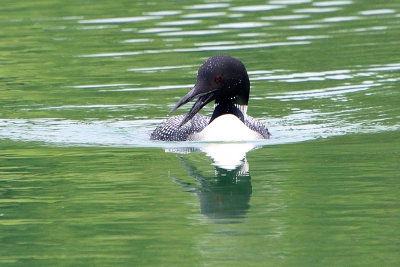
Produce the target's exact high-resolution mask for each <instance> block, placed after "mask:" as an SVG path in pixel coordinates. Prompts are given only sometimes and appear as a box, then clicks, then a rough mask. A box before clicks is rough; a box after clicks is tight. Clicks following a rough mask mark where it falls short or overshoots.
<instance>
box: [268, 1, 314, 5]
mask: <svg viewBox="0 0 400 267" xmlns="http://www.w3.org/2000/svg"><path fill="white" fill-rule="evenodd" d="M311 2H312V0H275V1H269V3H270V4H272V5H275V4H276V5H299V4H307V3H311Z"/></svg>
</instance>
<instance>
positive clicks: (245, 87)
mask: <svg viewBox="0 0 400 267" xmlns="http://www.w3.org/2000/svg"><path fill="white" fill-rule="evenodd" d="M249 93H250V80H249V76H248V74H247V71H246V68H245V66H244V65H243V63H242V62H241V61H240V60H238V59H236V58H234V57H230V56H222V55H217V56H212V57H210V58H208V59H207V60H206V62H204V64H203V65H202V66H201V67H200V68H199V71H198V73H197V80H196V83H195V85H194V87H193V88H192V89H191V90H190V91H189V93H188V94H186V95H185V96H184V97H183V98H182V99H181V100H180V101H179V102H178V103H177V104H176V105H175V107H173V108H172V109H171V111H170V112H169V114H171V113H172V112H174V111H175V110H176V109H178V108H179V107H180V106H182V105H184V104H186V103H187V102H189V101H191V100H193V99H196V98H197V101H196V102H195V103H194V105H193V106H192V108H191V109H190V111H189V112H188V113H187V114H183V115H177V116H173V117H171V118H169V119H167V120H166V121H164V122H162V123H161V124H160V125H159V126H158V127H157V128H156V129H155V130H154V131H153V133H152V134H151V136H150V139H151V140H159V141H247V140H256V139H267V138H269V137H270V135H271V134H270V133H269V131H268V129H267V128H266V127H265V125H264V124H263V123H261V122H260V121H259V120H257V119H255V118H253V117H251V116H249V115H247V104H248V101H249ZM213 100H215V105H214V112H213V114H212V116H211V118H210V117H208V116H204V115H201V114H198V111H199V110H200V109H201V108H203V107H204V106H205V105H206V104H208V103H209V102H211V101H213ZM169 114H168V115H169Z"/></svg>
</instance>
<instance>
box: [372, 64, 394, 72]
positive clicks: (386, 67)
mask: <svg viewBox="0 0 400 267" xmlns="http://www.w3.org/2000/svg"><path fill="white" fill-rule="evenodd" d="M368 70H369V71H394V70H400V63H393V64H386V65H372V66H371V68H369V69H368Z"/></svg>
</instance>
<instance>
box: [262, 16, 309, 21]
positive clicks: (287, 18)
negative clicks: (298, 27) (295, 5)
mask: <svg viewBox="0 0 400 267" xmlns="http://www.w3.org/2000/svg"><path fill="white" fill-rule="evenodd" d="M309 17H310V15H281V16H270V17H261V19H262V20H296V19H305V18H309Z"/></svg>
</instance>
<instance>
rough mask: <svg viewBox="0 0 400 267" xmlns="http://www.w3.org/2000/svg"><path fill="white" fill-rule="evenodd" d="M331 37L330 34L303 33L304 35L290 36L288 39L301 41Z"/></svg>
mask: <svg viewBox="0 0 400 267" xmlns="http://www.w3.org/2000/svg"><path fill="white" fill-rule="evenodd" d="M325 38H329V36H328V35H303V36H289V37H287V38H286V39H287V40H291V41H300V40H316V39H325Z"/></svg>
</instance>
